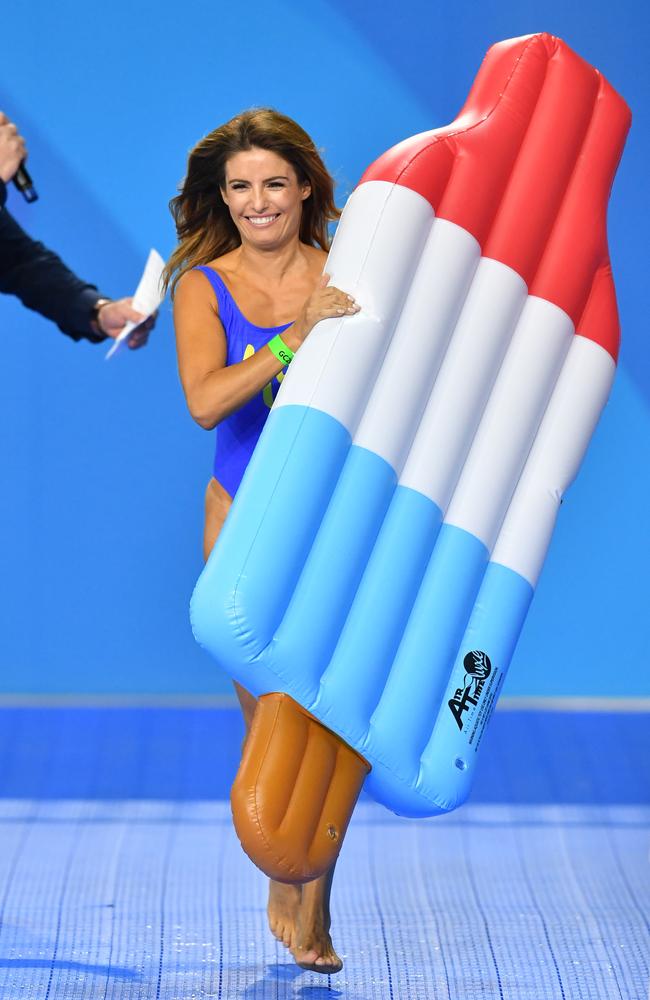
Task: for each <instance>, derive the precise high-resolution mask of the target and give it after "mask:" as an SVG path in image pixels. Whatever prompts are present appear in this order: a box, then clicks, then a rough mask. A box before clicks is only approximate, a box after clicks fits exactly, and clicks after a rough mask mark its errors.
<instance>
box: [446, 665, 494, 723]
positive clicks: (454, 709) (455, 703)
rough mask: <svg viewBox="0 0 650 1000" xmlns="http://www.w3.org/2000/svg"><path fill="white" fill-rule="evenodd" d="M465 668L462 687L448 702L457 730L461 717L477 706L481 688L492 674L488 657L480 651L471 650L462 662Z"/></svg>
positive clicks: (461, 721) (461, 720)
mask: <svg viewBox="0 0 650 1000" xmlns="http://www.w3.org/2000/svg"><path fill="white" fill-rule="evenodd" d="M463 666H464V667H465V679H464V686H463V687H462V688H456V691H455V693H454V697H453V698H450V700H449V701H448V703H447V704H448V705H449V708H450V709H451V714H452V715H453V717H454V719H455V720H456V723H457V725H458V728H459V729H462V728H463V715H464V714H465V712H467V711H469V709H470V708H472V707H473V706H475V705H478V703H479V699H480V697H481V692H482V691H483V686H484V684H485V682H486V680H487V678H488V677H489V676H490V674H491V672H492V664H491V663H490V657H489V656H488V655H487V653H484V652H483V651H482V650H481V649H473V650H472V651H471V652H470V653H468V654H467V656H466V657H465V658H464V660H463Z"/></svg>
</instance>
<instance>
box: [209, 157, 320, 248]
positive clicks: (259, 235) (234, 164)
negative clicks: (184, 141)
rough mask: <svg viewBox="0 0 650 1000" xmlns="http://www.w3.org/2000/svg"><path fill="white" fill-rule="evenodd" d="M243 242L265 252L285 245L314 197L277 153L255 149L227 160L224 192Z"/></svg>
mask: <svg viewBox="0 0 650 1000" xmlns="http://www.w3.org/2000/svg"><path fill="white" fill-rule="evenodd" d="M221 194H222V197H223V200H224V201H225V203H226V205H227V206H228V208H229V210H230V215H231V217H232V220H233V222H234V223H235V225H236V226H237V229H238V230H239V233H240V236H241V239H242V243H248V244H252V245H253V246H256V247H259V248H260V249H264V250H272V249H275V248H276V247H279V246H283V245H284V244H285V243H287V242H288V241H289V240H291V239H293V238H295V237H296V236H297V235H298V233H299V232H300V218H301V215H302V203H303V201H304V200H305V198H308V197H309V195H310V194H311V187H310V185H309V184H302V185H301V184H299V183H298V178H297V177H296V172H295V170H294V168H293V167H292V166H291V164H290V163H287V161H286V160H284V159H283V158H282V157H281V156H278V155H277V153H272V152H271V151H270V150H268V149H260V148H259V147H257V146H254V147H253V148H252V149H248V150H245V151H244V152H241V153H235V154H234V156H231V157H230V158H229V159H228V160H227V161H226V185H225V187H224V188H222V190H221Z"/></svg>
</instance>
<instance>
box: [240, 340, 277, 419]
mask: <svg viewBox="0 0 650 1000" xmlns="http://www.w3.org/2000/svg"><path fill="white" fill-rule="evenodd" d="M254 354H255V348H254V347H253V345H252V344H246V350H245V351H244V357H243V358H242V361H246V359H247V358H252V357H253V355H254ZM275 377H276V379H277V380H278V382H281V381H282V379H283V378H284V372H278V374H277V375H276V376H275ZM262 399H263V400H264V402H265V403H266V405H267V406H268V408H269V410H270V409H271V407H272V406H273V399H274V396H273V383H272V382H267V384H266V385H265V386H264V388H263V389H262Z"/></svg>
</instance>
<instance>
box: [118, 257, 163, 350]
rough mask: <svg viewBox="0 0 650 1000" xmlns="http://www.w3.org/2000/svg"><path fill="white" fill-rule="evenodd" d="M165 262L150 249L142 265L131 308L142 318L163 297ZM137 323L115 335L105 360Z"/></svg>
mask: <svg viewBox="0 0 650 1000" xmlns="http://www.w3.org/2000/svg"><path fill="white" fill-rule="evenodd" d="M164 266H165V262H164V260H163V259H162V257H161V256H160V254H159V253H158V251H157V250H150V251H149V256H148V257H147V263H146V264H145V266H144V271H143V272H142V277H141V278H140V282H139V284H138V287H137V288H136V290H135V294H134V296H133V308H134V309H135V310H136V311H137V312H139V313H142V315H143V317H144V319H148V318H149V316H152V315H153V313H155V311H156V309H157V308H158V306H159V305H160V303H161V302H162V300H163V299H164V297H165V295H164V293H163V291H162V288H161V278H162V272H163V268H164ZM136 326H138V324H137V323H131V322H129V323H127V324H126V326H125V327H124V329H123V330H122V332H121V333H120V335H119V337H116V338H115V340H114V341H113V343H112V344H111V347H110V349H109V351H108V353H107V354H106V360H108V359H109V358H112V357H113V355H114V354H115V353H116V352H117V351H118V350H119V349H120V347H121V346H122V344H124V342H125V341H126V340H128V338H129V335H130V334H131V333H132V332H133V330H135V328H136Z"/></svg>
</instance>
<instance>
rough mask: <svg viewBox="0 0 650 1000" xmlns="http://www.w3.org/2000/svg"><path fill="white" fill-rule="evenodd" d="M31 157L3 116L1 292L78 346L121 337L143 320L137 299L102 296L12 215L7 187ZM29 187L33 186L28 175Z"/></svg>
mask: <svg viewBox="0 0 650 1000" xmlns="http://www.w3.org/2000/svg"><path fill="white" fill-rule="evenodd" d="M26 156H27V149H26V146H25V140H24V139H23V138H22V136H21V135H20V134H19V132H18V129H17V128H16V126H15V125H14V124H13V122H11V121H9V119H8V118H7V116H6V115H4V114H2V112H0V292H5V293H8V294H10V295H16V296H17V297H18V298H19V299H20V301H21V302H22V303H23V305H24V306H26V307H27V308H28V309H34V310H35V311H36V312H38V313H40V314H41V315H42V316H45V317H46V318H47V319H50V320H52V321H53V322H54V323H56V324H57V326H58V327H59V329H60V330H61V331H62V332H63V333H65V334H67V336H69V337H72V339H73V340H81V339H85V340H90V341H92V342H93V343H99V342H101V341H103V340H106V338H107V337H117V336H118V335H119V333H120V332H121V331H122V329H123V328H124V326H125V324H126V323H127V322H128V321H129V320H131V321H133V322H136V323H137V322H138V320H140V319H142V316H141V315H140V313H137V312H136V311H135V310H134V309H133V308H132V307H131V302H132V300H131V298H130V297H127V298H122V299H118V300H116V301H112V300H111V299H108V298H106V297H104V296H103V295H101V294H100V292H99V291H98V290H97V288H96V286H95V285H91V284H88V283H87V282H85V281H82V280H81V279H80V278H78V277H77V275H76V274H74V273H73V272H72V271H71V270H70V269H69V268H68V267H66V265H65V264H64V263H63V261H62V260H61V258H60V257H59V256H57V254H55V253H54V252H53V251H52V250H49V249H48V248H47V247H46V246H44V245H43V244H42V243H39V242H38V241H37V240H34V239H32V238H31V237H30V236H29V235H28V234H27V233H26V232H25V231H24V230H23V229H22V228H21V226H19V225H18V223H17V222H16V220H15V219H14V218H13V216H12V215H11V214H10V213H9V212H8V211H7V209H6V207H5V202H6V198H7V189H6V185H7V183H8V182H9V181H10V180H15V178H16V176H17V174H19V171H20V168H21V166H22V165H23V161H24V160H25V158H26ZM23 172H25V171H24V167H23ZM23 182H25V178H24V177H23V178H20V177H19V183H18V184H17V186H18V187H19V189H20V188H21V184H22V183H23ZM26 182H27V183H28V184H31V178H29V175H28V174H27V180H26ZM31 190H32V191H33V190H34V189H33V185H31ZM23 194H25V192H24V191H23ZM27 200H32V201H33V200H35V198H33V197H32V198H27ZM153 325H154V319H153V318H152V319H149V320H147V321H146V322H145V323H142V324H141V325H140V326H139V327H138V328H137V329H136V330H134V331H133V333H132V334H131V336H130V338H129V346H130V347H132V348H136V347H142V346H144V344H145V343H146V342H147V338H148V336H149V331H150V330H151V328H152V327H153Z"/></svg>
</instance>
